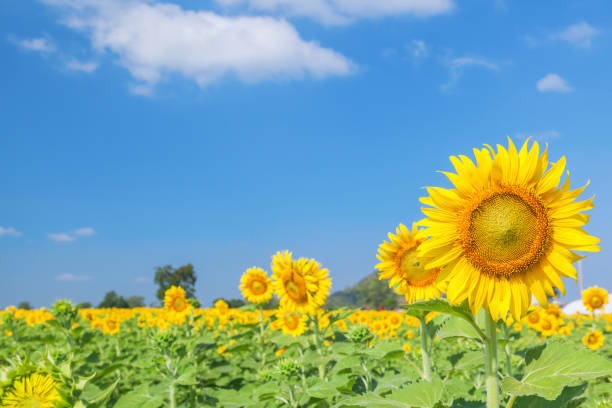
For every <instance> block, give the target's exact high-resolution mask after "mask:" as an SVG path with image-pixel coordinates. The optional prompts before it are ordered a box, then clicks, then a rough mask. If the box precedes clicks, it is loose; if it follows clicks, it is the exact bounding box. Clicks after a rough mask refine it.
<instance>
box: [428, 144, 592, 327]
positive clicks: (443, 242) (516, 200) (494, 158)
mask: <svg viewBox="0 0 612 408" xmlns="http://www.w3.org/2000/svg"><path fill="white" fill-rule="evenodd" d="M508 142H509V147H508V149H506V148H505V147H504V146H501V145H498V146H497V152H495V151H494V150H493V148H491V147H490V146H487V148H483V149H474V155H475V156H476V163H474V162H473V161H472V160H470V159H469V158H468V157H466V156H459V158H457V157H454V156H453V157H451V158H450V159H451V162H452V163H453V165H454V167H455V170H456V172H457V173H456V174H455V173H450V172H444V174H445V175H446V176H447V177H448V178H449V180H450V181H451V183H453V185H454V188H451V189H445V188H440V187H429V188H427V191H428V193H429V197H425V198H422V199H421V201H422V202H423V204H425V205H427V206H429V207H431V208H429V207H428V208H423V212H424V213H425V215H426V216H427V218H426V219H424V220H423V221H421V222H419V225H423V226H425V227H427V229H426V230H425V231H424V235H426V236H429V237H430V239H429V240H427V241H425V242H423V243H422V244H421V245H420V246H419V250H418V254H419V256H423V257H425V258H427V259H433V260H432V261H430V262H428V263H427V268H430V269H436V268H440V267H444V269H443V270H442V272H441V273H440V276H439V278H438V279H439V280H440V281H445V282H447V283H448V287H447V292H446V294H447V297H448V299H449V300H450V301H451V302H452V303H455V304H456V303H461V302H463V301H464V300H466V299H467V300H468V302H469V305H470V308H471V309H472V312H473V313H474V314H475V313H476V312H478V311H479V310H480V309H481V308H483V307H484V308H485V309H486V310H488V311H489V313H490V314H491V316H492V317H493V319H495V320H497V319H498V318H499V317H501V318H503V319H506V317H507V315H508V313H510V314H511V315H512V317H513V318H514V320H516V321H518V320H520V318H521V317H523V316H524V315H525V314H526V313H527V310H528V309H529V305H530V304H531V297H532V295H533V296H535V298H536V299H537V301H538V302H539V303H540V304H541V305H543V306H546V305H547V304H548V301H547V298H546V295H549V296H553V295H554V290H553V288H555V287H557V288H559V289H560V290H561V292H562V293H565V287H564V285H563V282H562V280H561V277H570V278H574V279H575V278H576V269H575V268H574V266H573V265H572V264H573V263H574V262H576V261H577V260H579V259H580V256H578V255H577V254H576V253H574V252H573V251H599V250H600V248H599V247H598V246H597V244H598V243H599V242H600V240H599V239H598V238H595V237H593V236H590V235H589V234H587V233H586V232H585V231H584V230H583V229H582V228H581V227H582V226H584V225H585V224H587V222H588V220H589V217H588V216H587V215H584V214H581V212H583V211H585V210H589V209H591V208H593V202H592V199H588V200H585V201H575V200H576V198H577V197H578V196H579V195H580V194H581V193H582V191H583V190H584V188H585V187H586V186H584V187H582V188H579V189H575V190H570V183H569V178H568V179H566V181H565V182H564V183H563V185H562V186H561V187H558V186H559V183H560V181H561V177H562V176H563V173H564V169H565V157H562V158H561V159H560V160H559V161H557V162H556V163H554V164H553V165H552V167H550V168H549V162H548V148H546V149H545V150H544V152H542V153H541V154H540V147H539V145H538V143H537V142H534V143H533V144H532V145H531V148H529V147H528V143H529V141H526V142H525V143H524V144H523V146H522V148H521V150H520V151H517V149H516V147H515V146H514V143H512V140H510V139H509V140H508Z"/></svg>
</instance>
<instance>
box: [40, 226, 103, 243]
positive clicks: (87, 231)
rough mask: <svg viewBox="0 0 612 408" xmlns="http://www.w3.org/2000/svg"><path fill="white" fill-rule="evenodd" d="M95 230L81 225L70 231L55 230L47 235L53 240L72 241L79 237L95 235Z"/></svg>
mask: <svg viewBox="0 0 612 408" xmlns="http://www.w3.org/2000/svg"><path fill="white" fill-rule="evenodd" d="M95 233H96V231H95V230H94V229H93V228H91V227H82V228H77V229H75V230H72V231H70V232H55V233H49V234H47V236H48V237H49V239H50V240H51V241H55V242H74V241H76V240H77V238H79V237H88V236H91V235H95Z"/></svg>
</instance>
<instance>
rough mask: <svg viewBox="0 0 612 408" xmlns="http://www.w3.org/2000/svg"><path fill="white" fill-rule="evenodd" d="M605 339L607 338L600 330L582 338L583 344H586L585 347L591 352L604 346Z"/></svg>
mask: <svg viewBox="0 0 612 408" xmlns="http://www.w3.org/2000/svg"><path fill="white" fill-rule="evenodd" d="M605 339H606V338H605V337H604V335H603V333H602V332H601V331H600V330H593V331H591V332H589V333H587V334H585V335H584V337H583V338H582V343H584V345H585V346H587V347H588V348H590V349H591V350H597V349H598V348H600V347H601V346H603V344H604V340H605Z"/></svg>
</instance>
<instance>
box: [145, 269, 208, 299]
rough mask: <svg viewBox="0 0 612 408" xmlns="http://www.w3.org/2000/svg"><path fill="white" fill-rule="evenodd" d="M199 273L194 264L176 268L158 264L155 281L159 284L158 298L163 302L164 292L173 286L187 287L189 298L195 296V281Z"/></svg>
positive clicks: (186, 291) (186, 293)
mask: <svg viewBox="0 0 612 408" xmlns="http://www.w3.org/2000/svg"><path fill="white" fill-rule="evenodd" d="M197 279H198V278H197V275H196V272H195V270H194V269H193V265H192V264H187V265H183V266H181V267H179V268H177V269H174V268H173V267H172V265H165V266H158V267H157V268H155V278H154V279H153V281H154V282H155V283H156V284H157V285H158V286H159V287H158V289H157V293H156V296H157V299H159V300H160V301H162V302H163V300H164V293H166V290H168V288H170V287H171V286H180V287H182V288H183V289H185V295H186V296H187V298H193V297H195V295H194V293H195V283H196V280H197Z"/></svg>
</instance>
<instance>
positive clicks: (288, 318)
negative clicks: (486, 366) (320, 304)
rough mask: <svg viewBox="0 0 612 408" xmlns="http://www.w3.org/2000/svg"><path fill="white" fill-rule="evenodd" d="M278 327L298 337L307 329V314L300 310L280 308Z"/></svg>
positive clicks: (284, 332) (285, 332)
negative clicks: (292, 310) (293, 310)
mask: <svg viewBox="0 0 612 408" xmlns="http://www.w3.org/2000/svg"><path fill="white" fill-rule="evenodd" d="M276 321H277V328H278V329H280V330H282V331H283V334H289V335H291V336H293V337H297V336H299V335H301V334H302V333H304V332H305V331H306V315H305V314H303V313H300V312H291V311H288V310H285V309H282V308H281V309H279V310H278V313H277V320H276Z"/></svg>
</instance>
